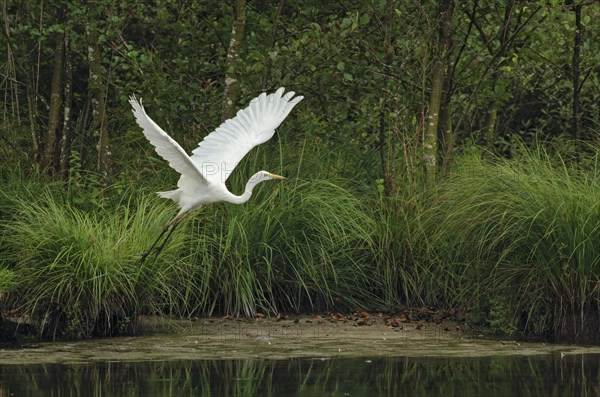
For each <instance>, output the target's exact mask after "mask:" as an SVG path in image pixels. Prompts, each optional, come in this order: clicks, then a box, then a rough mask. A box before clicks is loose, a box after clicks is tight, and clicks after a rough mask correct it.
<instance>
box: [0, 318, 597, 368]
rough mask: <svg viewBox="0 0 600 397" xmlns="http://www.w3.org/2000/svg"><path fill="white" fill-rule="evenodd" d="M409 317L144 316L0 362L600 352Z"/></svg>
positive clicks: (23, 349)
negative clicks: (109, 331)
mask: <svg viewBox="0 0 600 397" xmlns="http://www.w3.org/2000/svg"><path fill="white" fill-rule="evenodd" d="M407 320H408V319H406V318H403V317H402V316H384V315H370V314H365V315H364V316H361V315H360V314H358V315H352V316H341V317H338V315H333V314H332V315H311V316H297V317H283V318H282V317H279V318H266V317H265V318H256V319H235V318H230V317H228V318H204V319H196V320H194V321H191V320H190V321H182V320H164V319H157V318H143V319H141V320H140V321H141V322H140V324H141V326H142V327H143V331H144V335H143V336H136V337H115V338H104V339H93V340H84V341H76V342H64V341H63V342H42V343H29V344H26V345H22V346H20V347H1V348H0V362H1V363H2V364H15V363H69V362H92V361H144V360H197V359H241V358H265V359H286V358H294V357H314V358H331V357H381V356H410V357H418V356H431V357H433V356H440V357H443V356H454V357H476V356H494V355H534V354H557V355H569V354H584V353H600V347H587V346H575V345H553V344H548V343H531V342H517V341H512V340H497V339H490V338H487V337H485V336H484V335H483V334H480V333H478V332H475V331H474V330H472V329H469V328H468V326H467V325H466V324H461V323H458V322H456V321H452V320H444V319H441V320H440V321H438V322H424V321H407Z"/></svg>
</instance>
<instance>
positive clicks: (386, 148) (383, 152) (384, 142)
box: [379, 0, 396, 196]
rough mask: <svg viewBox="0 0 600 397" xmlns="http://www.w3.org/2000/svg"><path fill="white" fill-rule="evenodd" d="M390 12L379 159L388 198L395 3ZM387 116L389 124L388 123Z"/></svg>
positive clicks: (392, 148)
mask: <svg viewBox="0 0 600 397" xmlns="http://www.w3.org/2000/svg"><path fill="white" fill-rule="evenodd" d="M386 9H387V10H388V13H387V18H386V21H385V22H386V23H385V36H384V42H383V48H384V50H385V64H384V66H383V69H384V70H383V87H382V90H381V109H380V113H379V157H380V161H381V173H382V178H383V191H384V194H385V195H387V196H393V195H395V190H396V188H395V182H396V180H395V177H396V175H395V163H396V156H395V153H396V151H395V145H396V141H395V139H394V137H395V134H393V133H390V130H391V129H393V128H394V127H393V126H392V125H391V123H390V122H389V119H390V106H389V96H390V95H389V92H388V91H389V71H388V69H389V68H390V67H391V65H392V62H393V61H394V45H393V27H394V18H395V16H394V12H393V10H394V2H393V1H392V0H388V1H387V4H386ZM386 116H387V119H388V122H387V123H386Z"/></svg>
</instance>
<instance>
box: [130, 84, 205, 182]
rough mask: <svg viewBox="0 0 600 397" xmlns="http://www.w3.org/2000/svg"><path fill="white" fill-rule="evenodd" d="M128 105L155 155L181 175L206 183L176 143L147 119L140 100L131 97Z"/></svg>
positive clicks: (192, 162)
mask: <svg viewBox="0 0 600 397" xmlns="http://www.w3.org/2000/svg"><path fill="white" fill-rule="evenodd" d="M129 103H130V104H131V106H132V108H133V114H134V116H135V120H136V121H137V124H138V125H139V126H140V127H141V128H142V131H143V133H144V136H145V137H146V138H147V139H148V140H149V141H150V143H151V144H152V146H154V148H155V149H156V153H158V155H159V156H160V157H162V158H163V159H165V160H166V161H167V162H168V163H169V165H170V166H171V168H173V169H174V170H175V171H177V172H179V173H180V174H181V175H185V176H189V177H192V178H194V179H197V178H201V180H203V181H206V178H204V176H203V175H202V173H201V172H200V170H199V169H198V167H197V166H196V163H194V161H192V159H191V158H190V157H189V156H188V155H187V153H186V152H185V150H183V148H182V147H181V146H180V145H179V144H178V143H177V141H175V140H174V139H173V138H171V137H170V136H169V135H168V134H167V133H166V132H165V131H164V130H163V129H162V128H160V127H159V126H158V125H157V124H156V123H155V122H154V120H152V119H151V118H150V117H148V115H147V114H146V111H145V110H144V107H143V106H142V103H141V99H140V101H139V102H138V100H137V99H136V98H135V96H133V95H132V96H130V97H129Z"/></svg>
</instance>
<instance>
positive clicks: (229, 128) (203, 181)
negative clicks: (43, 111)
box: [129, 87, 304, 262]
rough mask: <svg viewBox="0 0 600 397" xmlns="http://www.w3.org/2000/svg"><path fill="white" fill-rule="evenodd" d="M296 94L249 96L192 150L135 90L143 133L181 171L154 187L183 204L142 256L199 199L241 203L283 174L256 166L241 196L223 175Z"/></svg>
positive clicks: (268, 132) (266, 134)
mask: <svg viewBox="0 0 600 397" xmlns="http://www.w3.org/2000/svg"><path fill="white" fill-rule="evenodd" d="M294 94H295V93H294V92H293V91H290V92H287V93H286V94H285V95H284V88H283V87H282V88H279V89H278V90H277V91H276V92H274V93H272V94H269V95H267V94H266V93H264V92H263V93H262V94H260V95H259V96H258V97H256V98H255V99H253V100H252V101H251V102H250V104H249V105H248V107H246V108H245V109H242V110H239V111H238V112H237V115H236V116H235V117H234V118H232V119H229V120H227V121H225V122H224V123H222V124H221V125H220V126H219V128H217V129H216V130H215V131H213V132H211V133H210V134H208V135H207V136H206V137H205V138H204V140H203V141H202V142H200V143H199V144H198V147H197V148H196V149H194V150H193V151H192V155H191V156H188V155H187V153H186V152H185V150H183V148H182V147H181V146H180V145H179V144H178V143H177V142H176V141H175V140H174V139H173V138H171V137H170V136H169V135H168V134H167V133H166V132H165V131H164V130H163V129H162V128H160V127H159V126H158V125H157V124H156V123H155V122H154V121H153V120H152V119H151V118H150V117H148V115H147V114H146V112H145V110H144V108H143V106H142V104H141V102H142V101H141V99H140V101H139V102H138V100H137V99H136V98H135V97H134V96H131V97H130V98H129V103H130V104H131V106H132V107H133V114H134V115H135V119H136V121H137V123H138V125H139V126H140V127H141V128H142V130H143V132H144V135H145V136H146V138H147V139H148V140H149V141H150V143H151V144H152V145H153V146H154V147H155V148H156V153H158V154H159V155H160V156H161V157H162V158H163V159H165V160H166V161H167V162H168V163H169V165H170V166H171V168H173V169H174V170H175V171H177V172H179V173H180V174H181V177H180V178H179V182H178V183H177V189H175V190H170V191H167V192H158V195H159V196H161V197H164V198H169V199H171V200H173V201H174V202H176V203H177V204H178V205H179V208H180V209H181V210H180V211H179V213H178V214H177V216H176V217H175V218H174V219H173V220H172V221H171V222H169V223H168V224H167V225H166V226H165V228H164V229H163V231H162V232H161V234H160V235H159V236H158V238H157V239H156V241H155V242H154V244H152V247H150V249H149V250H148V251H147V252H145V253H144V254H142V257H141V258H140V262H142V261H143V260H144V259H145V258H146V257H147V256H148V255H149V254H150V252H152V250H153V249H154V247H155V246H156V244H157V243H158V242H159V241H160V239H161V237H162V236H163V235H164V234H165V232H166V231H167V230H170V231H169V233H168V234H167V236H166V238H165V240H164V242H163V243H162V245H161V246H160V247H159V248H157V252H156V255H158V253H159V252H160V251H161V250H162V249H163V247H164V246H165V244H166V242H167V240H168V239H169V236H170V235H171V233H173V231H174V230H175V228H176V227H177V225H178V224H179V223H180V222H181V220H182V219H183V218H184V217H185V216H186V215H187V214H189V213H190V212H192V211H195V210H197V209H198V208H200V207H201V206H202V205H204V204H210V203H214V202H217V201H228V202H230V203H234V204H242V203H245V202H246V201H248V200H249V199H250V196H252V189H254V187H255V186H256V185H257V184H259V183H260V182H263V181H267V180H270V179H284V177H282V176H279V175H275V174H271V173H270V172H267V171H258V172H257V173H256V174H254V175H253V176H252V177H251V178H250V180H249V181H248V183H247V184H246V189H245V190H244V193H243V194H242V195H241V196H237V195H235V194H233V193H231V192H230V191H229V190H227V186H225V181H226V180H227V178H228V177H229V175H230V174H231V172H232V171H233V169H234V168H235V166H236V165H237V164H238V163H239V162H240V160H242V158H243V157H244V156H245V155H246V153H248V152H249V151H250V149H252V148H253V147H254V146H256V145H259V144H261V143H264V142H266V141H268V140H269V139H271V137H273V135H274V134H275V129H276V128H277V127H279V125H280V124H281V123H282V122H283V120H284V119H285V118H286V117H287V115H288V114H289V113H290V112H291V111H292V109H293V108H294V106H296V105H297V104H298V102H300V101H301V100H302V99H303V98H304V97H302V96H296V97H294Z"/></svg>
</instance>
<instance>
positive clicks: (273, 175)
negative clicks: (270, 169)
mask: <svg viewBox="0 0 600 397" xmlns="http://www.w3.org/2000/svg"><path fill="white" fill-rule="evenodd" d="M269 176H270V177H271V178H273V179H285V176H281V175H276V174H269Z"/></svg>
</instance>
